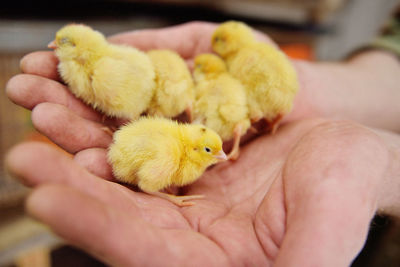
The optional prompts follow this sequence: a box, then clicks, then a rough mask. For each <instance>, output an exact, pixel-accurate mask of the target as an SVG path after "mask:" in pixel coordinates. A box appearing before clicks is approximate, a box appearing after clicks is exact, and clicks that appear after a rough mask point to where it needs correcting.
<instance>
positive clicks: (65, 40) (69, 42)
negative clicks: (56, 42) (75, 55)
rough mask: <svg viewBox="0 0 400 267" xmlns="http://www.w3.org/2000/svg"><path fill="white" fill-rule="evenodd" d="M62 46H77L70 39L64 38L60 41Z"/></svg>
mask: <svg viewBox="0 0 400 267" xmlns="http://www.w3.org/2000/svg"><path fill="white" fill-rule="evenodd" d="M60 44H61V45H66V44H68V45H72V46H75V44H74V43H72V42H71V40H70V39H69V38H68V37H63V38H61V39H60Z"/></svg>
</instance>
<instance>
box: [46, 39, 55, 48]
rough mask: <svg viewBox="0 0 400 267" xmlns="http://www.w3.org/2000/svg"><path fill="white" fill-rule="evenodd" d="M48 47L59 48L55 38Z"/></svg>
mask: <svg viewBox="0 0 400 267" xmlns="http://www.w3.org/2000/svg"><path fill="white" fill-rule="evenodd" d="M47 47H48V48H51V49H56V48H57V45H56V42H55V41H54V40H53V41H51V42H50V43H49V44H48V45H47Z"/></svg>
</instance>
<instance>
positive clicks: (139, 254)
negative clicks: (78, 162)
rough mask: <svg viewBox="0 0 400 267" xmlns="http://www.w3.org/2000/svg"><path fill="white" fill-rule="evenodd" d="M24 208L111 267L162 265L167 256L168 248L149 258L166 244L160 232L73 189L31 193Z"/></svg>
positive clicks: (43, 189)
mask: <svg viewBox="0 0 400 267" xmlns="http://www.w3.org/2000/svg"><path fill="white" fill-rule="evenodd" d="M26 206H27V211H28V213H30V214H31V215H33V216H34V217H35V218H37V219H39V220H41V221H43V222H45V223H46V224H48V225H49V226H50V227H51V228H52V229H53V230H54V231H55V232H56V233H57V234H59V235H60V236H61V237H63V238H65V239H66V240H68V241H69V242H71V243H72V244H74V245H77V246H78V247H81V248H83V249H84V250H86V251H88V252H89V253H91V254H92V255H94V256H95V257H97V258H100V259H102V260H103V261H105V262H106V263H108V264H110V265H112V266H137V265H143V264H144V263H146V262H147V263H152V265H154V264H155V265H157V266H161V265H162V263H163V262H164V261H165V258H168V256H170V255H168V253H166V251H168V250H167V249H166V248H167V246H165V249H159V250H157V257H152V256H151V254H152V253H153V250H154V248H156V247H160V246H159V244H160V242H166V240H163V239H162V235H161V234H160V233H159V232H160V230H159V229H157V228H155V227H151V226H150V225H149V224H148V223H145V222H144V221H143V220H141V219H140V218H139V216H137V214H128V213H121V212H119V210H118V209H116V208H113V207H110V206H108V205H105V204H104V203H101V202H99V201H98V200H96V199H94V198H92V197H90V196H88V195H86V194H83V193H81V192H79V191H78V190H76V189H73V188H70V187H66V186H60V185H51V186H49V185H48V186H43V187H41V188H39V189H37V190H35V191H34V192H33V193H32V194H31V196H30V197H29V198H28V200H27V205H26ZM135 215H136V216H135ZM157 259H158V260H157ZM157 261H158V262H157Z"/></svg>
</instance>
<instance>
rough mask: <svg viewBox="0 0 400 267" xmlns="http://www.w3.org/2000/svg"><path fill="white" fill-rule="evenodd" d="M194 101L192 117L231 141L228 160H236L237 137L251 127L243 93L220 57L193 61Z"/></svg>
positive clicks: (207, 57)
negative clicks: (231, 146)
mask: <svg viewBox="0 0 400 267" xmlns="http://www.w3.org/2000/svg"><path fill="white" fill-rule="evenodd" d="M193 75H194V79H195V81H196V102H195V106H194V118H195V120H196V121H198V122H201V123H204V125H206V126H207V127H210V128H211V129H213V130H214V131H216V132H217V133H218V134H219V135H220V136H221V138H222V140H224V141H227V140H231V139H232V138H233V139H234V142H233V148H232V150H231V152H230V153H229V155H228V159H233V160H235V159H237V158H238V157H239V144H240V138H241V136H242V135H243V134H245V133H246V132H247V130H248V129H249V127H250V124H251V123H250V120H249V117H248V115H249V114H248V108H247V102H246V93H245V90H244V88H243V86H242V84H241V83H240V82H239V81H238V80H236V79H234V78H233V77H232V76H231V75H230V74H229V73H228V70H227V68H226V65H225V63H224V62H223V60H222V59H221V58H219V57H218V56H216V55H213V54H202V55H199V56H197V57H196V58H195V60H194V73H193Z"/></svg>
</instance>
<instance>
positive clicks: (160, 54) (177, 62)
mask: <svg viewBox="0 0 400 267" xmlns="http://www.w3.org/2000/svg"><path fill="white" fill-rule="evenodd" d="M147 55H148V56H149V57H150V60H151V61H152V63H153V66H154V70H155V74H156V89H155V93H154V97H153V99H152V101H151V103H150V106H149V110H148V113H149V114H150V115H157V116H162V117H167V118H172V117H175V116H177V115H179V114H181V113H182V112H183V111H185V110H186V111H187V112H188V113H190V110H191V107H192V103H193V100H194V93H193V86H194V85H193V79H192V75H191V74H190V71H189V69H188V67H187V65H186V63H185V61H184V60H183V59H182V58H181V57H180V56H179V55H178V54H177V53H175V52H174V51H171V50H152V51H149V52H148V53H147Z"/></svg>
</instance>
